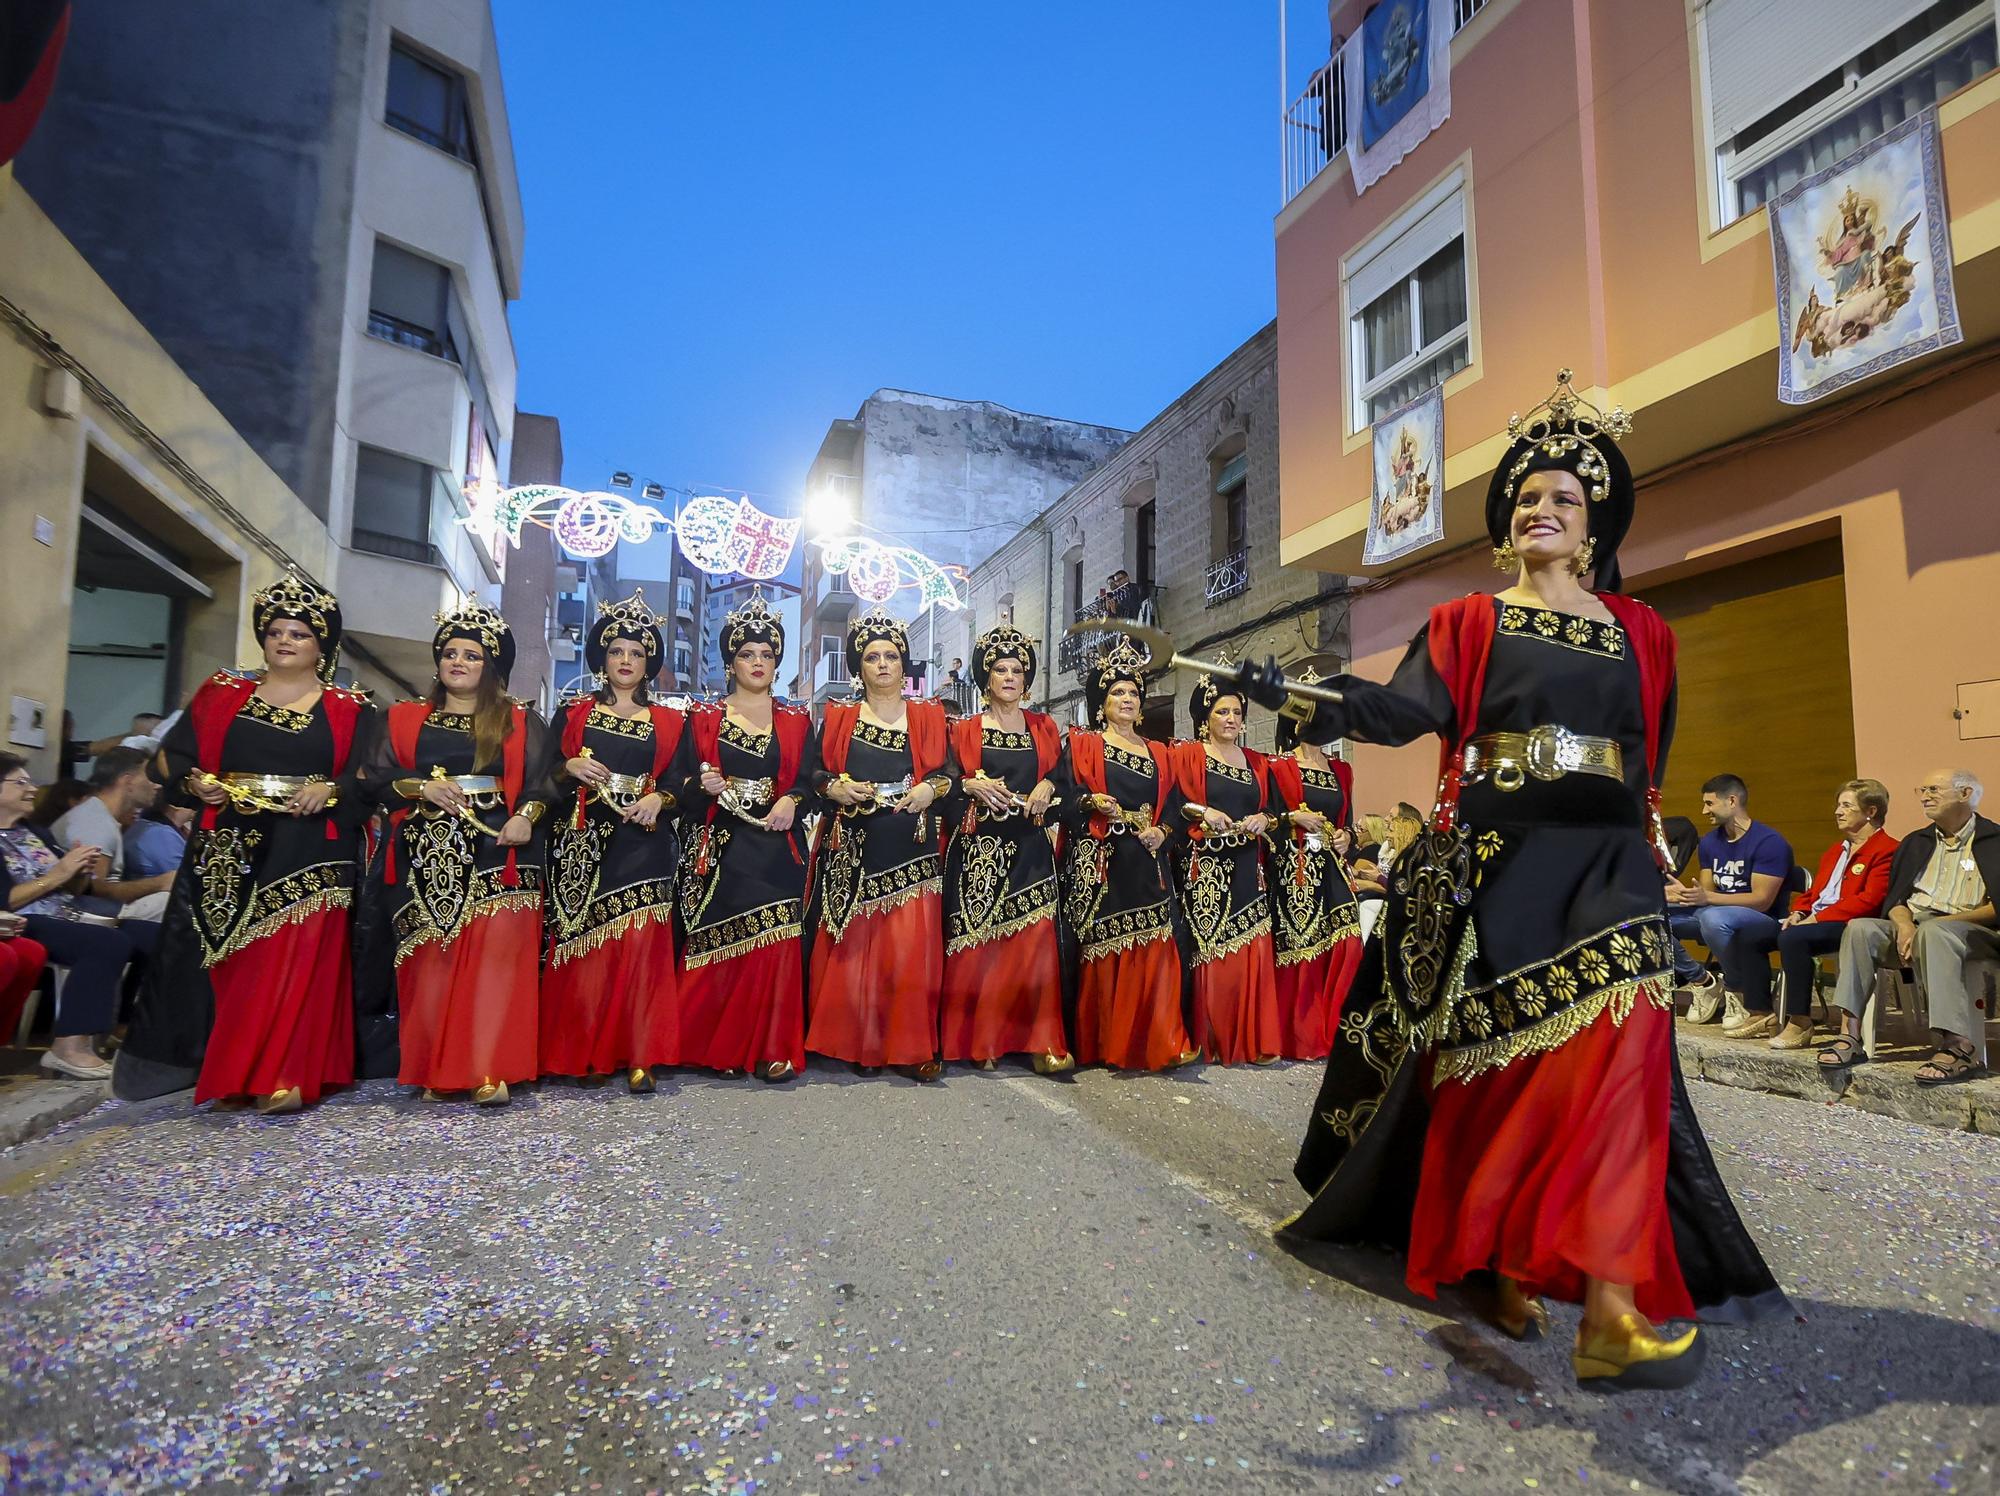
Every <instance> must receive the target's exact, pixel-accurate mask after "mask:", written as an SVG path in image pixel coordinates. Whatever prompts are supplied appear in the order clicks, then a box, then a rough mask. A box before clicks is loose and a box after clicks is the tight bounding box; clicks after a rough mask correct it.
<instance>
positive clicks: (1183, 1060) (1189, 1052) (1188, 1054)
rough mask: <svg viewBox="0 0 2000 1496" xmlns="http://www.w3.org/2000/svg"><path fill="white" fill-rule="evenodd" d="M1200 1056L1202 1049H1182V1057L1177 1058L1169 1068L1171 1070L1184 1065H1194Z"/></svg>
mask: <svg viewBox="0 0 2000 1496" xmlns="http://www.w3.org/2000/svg"><path fill="white" fill-rule="evenodd" d="M1200 1058H1201V1051H1200V1050H1198V1049H1186V1050H1182V1051H1181V1054H1180V1057H1179V1058H1178V1059H1176V1060H1175V1061H1174V1062H1173V1063H1172V1064H1171V1065H1169V1066H1167V1068H1168V1069H1169V1070H1178V1069H1180V1068H1181V1067H1182V1066H1183V1065H1192V1064H1193V1063H1194V1062H1195V1061H1196V1060H1198V1059H1200Z"/></svg>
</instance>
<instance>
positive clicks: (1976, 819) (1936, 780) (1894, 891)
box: [1819, 769, 2000, 1086]
mask: <svg viewBox="0 0 2000 1496" xmlns="http://www.w3.org/2000/svg"><path fill="white" fill-rule="evenodd" d="M1983 793H1984V790H1983V789H1982V787H1981V785H1980V783H1979V779H1978V776H1977V775H1974V774H1972V773H1970V772H1968V771H1967V770H1964V769H1959V770H1957V771H1955V772H1954V771H1952V770H1948V769H1939V770H1936V771H1935V772H1933V773H1931V774H1929V775H1928V776H1926V777H1925V779H1924V782H1923V783H1922V784H1921V785H1919V786H1918V787H1917V802H1918V803H1919V804H1920V805H1921V806H1922V807H1923V811H1924V817H1925V819H1926V820H1928V821H1929V822H1930V824H1929V825H1928V826H1925V827H1924V828H1923V829H1922V830H1921V831H1913V832H1911V833H1910V834H1909V836H1907V837H1905V838H1904V839H1903V844H1902V846H1900V847H1898V848H1897V849H1896V858H1895V861H1894V863H1892V864H1891V866H1890V868H1889V892H1888V895H1887V897H1886V898H1885V900H1884V910H1885V916H1886V917H1884V918H1881V919H1851V920H1849V921H1848V922H1847V930H1846V932H1845V934H1843V936H1842V937H1841V941H1840V977H1839V980H1838V982H1837V984H1836V985H1835V988H1834V999H1833V1000H1834V1005H1835V1006H1836V1007H1838V1008H1839V1009H1840V1010H1841V1029H1842V1032H1841V1035H1840V1037H1839V1038H1838V1039H1835V1040H1834V1041H1833V1043H1831V1044H1829V1045H1827V1046H1826V1047H1825V1048H1824V1049H1822V1050H1820V1052H1819V1062H1820V1064H1821V1066H1823V1067H1824V1068H1826V1069H1828V1070H1844V1069H1846V1068H1848V1067H1849V1066H1851V1065H1858V1064H1860V1063H1861V1062H1862V1061H1863V1060H1864V1059H1866V1058H1867V1055H1866V1054H1865V1053H1864V1052H1863V1051H1862V1048H1861V1017H1862V1015H1863V1014H1864V1013H1865V1012H1867V1010H1868V1000H1869V999H1870V998H1871V997H1873V996H1874V995H1875V973H1876V971H1877V969H1878V968H1879V967H1881V966H1882V965H1883V964H1884V962H1885V960H1886V959H1887V958H1888V957H1889V956H1890V955H1891V954H1893V955H1894V957H1895V959H1896V962H1897V964H1899V965H1900V966H1902V967H1904V968H1906V969H1911V970H1914V971H1915V972H1916V976H1917V985H1918V987H1920V988H1921V989H1922V991H1923V993H1924V1003H1925V1007H1926V1009H1927V1010H1928V1012H1929V1014H1930V1020H1931V1028H1932V1029H1933V1030H1934V1031H1935V1032H1936V1034H1937V1036H1938V1051H1937V1053H1936V1054H1935V1055H1933V1056H1932V1057H1931V1058H1930V1059H1929V1060H1927V1061H1926V1062H1925V1063H1924V1064H1923V1065H1922V1066H1920V1067H1919V1068H1918V1070H1917V1077H1916V1079H1917V1084H1918V1085H1920V1086H1948V1085H1955V1084H1957V1083H1958V1082H1959V1081H1964V1080H1973V1079H1975V1078H1977V1077H1978V1076H1981V1075H1984V1074H1985V1073H1986V1066H1985V1065H1984V1064H1983V1063H1982V1062H1981V1059H1980V1055H1981V1052H1982V1050H1983V1049H1984V1047H1985V1037H1986V1030H1985V1024H1986V1012H1985V1008H1986V1002H1985V997H1984V994H1983V993H1982V994H1981V995H1980V996H1979V997H1974V996H1973V981H1974V976H1973V973H1971V972H1970V971H1969V970H1968V969H1967V968H1968V967H1969V966H1970V965H1971V964H1972V963H1973V962H1975V961H1993V960H2000V931H1996V930H1995V929H1994V914H1993V900H1994V890H1995V889H1996V888H2000V825H1995V824H1994V823H1993V822H1992V821H1989V820H1987V819H1986V817H1985V816H1983V815H1980V814H1979V799H1980V796H1981V795H1982V794H1983Z"/></svg>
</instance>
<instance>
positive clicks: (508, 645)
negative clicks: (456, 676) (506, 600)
mask: <svg viewBox="0 0 2000 1496" xmlns="http://www.w3.org/2000/svg"><path fill="white" fill-rule="evenodd" d="M436 616H437V625H438V627H437V632H436V633H435V634H433V635H432V636H431V662H432V663H433V664H435V663H437V662H438V661H440V660H442V659H443V658H444V647H445V645H447V644H449V643H450V642H451V641H452V640H454V639H470V640H471V641H472V642H473V643H474V644H477V645H478V646H479V647H480V648H481V649H483V650H485V651H486V658H487V660H488V661H490V662H491V664H492V666H493V668H494V670H495V671H496V672H497V674H498V675H499V679H500V684H501V685H503V686H504V685H506V684H507V677H508V676H510V675H512V674H513V673H514V653H515V650H514V631H513V630H512V629H510V628H508V627H507V620H506V619H504V618H502V617H501V616H500V610H499V609H498V608H494V607H489V606H488V605H487V604H486V603H483V602H481V601H480V600H479V599H478V598H476V597H468V598H467V599H466V600H465V601H464V602H462V603H460V604H459V605H458V606H457V607H456V608H453V609H451V610H450V611H449V612H446V613H439V614H438V615H436Z"/></svg>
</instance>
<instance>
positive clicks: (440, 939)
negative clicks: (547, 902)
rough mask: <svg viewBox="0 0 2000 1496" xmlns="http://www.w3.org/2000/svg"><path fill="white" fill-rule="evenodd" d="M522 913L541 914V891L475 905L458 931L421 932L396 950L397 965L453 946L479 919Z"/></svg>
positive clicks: (485, 901)
mask: <svg viewBox="0 0 2000 1496" xmlns="http://www.w3.org/2000/svg"><path fill="white" fill-rule="evenodd" d="M522 909H526V910H528V911H529V912H531V913H534V914H539V913H541V910H542V892H541V890H540V889H535V890H534V891H533V892H530V893H520V892H515V893H503V894H501V895H499V896H498V897H496V898H491V899H484V900H482V901H481V902H479V903H478V904H475V905H473V907H472V908H471V909H470V910H468V911H467V912H466V916H465V918H464V919H462V920H460V921H459V925H458V928H457V929H456V930H444V931H439V932H437V933H435V934H433V933H432V932H430V931H422V932H419V933H418V934H416V935H414V936H412V937H411V938H410V939H409V940H407V941H405V942H404V943H403V944H402V945H399V946H397V947H396V964H397V965H398V966H401V965H402V964H403V961H404V959H405V958H406V957H408V956H410V955H411V954H413V953H414V952H416V951H419V950H421V949H422V948H423V947H425V946H427V945H437V946H440V947H443V946H449V945H450V944H451V943H452V942H453V941H455V940H457V939H458V937H459V936H461V935H463V934H464V933H465V932H466V931H467V930H469V929H471V928H472V922H473V921H474V920H475V919H483V918H484V917H485V916H487V915H489V914H512V913H514V912H515V911H517V910H522Z"/></svg>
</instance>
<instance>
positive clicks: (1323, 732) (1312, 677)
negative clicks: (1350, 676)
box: [1278, 654, 1339, 753]
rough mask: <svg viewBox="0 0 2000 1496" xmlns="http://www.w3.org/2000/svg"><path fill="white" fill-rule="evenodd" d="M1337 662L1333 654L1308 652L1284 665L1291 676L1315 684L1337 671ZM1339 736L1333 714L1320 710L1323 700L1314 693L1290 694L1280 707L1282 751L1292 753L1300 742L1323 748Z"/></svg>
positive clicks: (1309, 684) (1311, 684) (1279, 737)
mask: <svg viewBox="0 0 2000 1496" xmlns="http://www.w3.org/2000/svg"><path fill="white" fill-rule="evenodd" d="M1338 663H1339V661H1338V660H1336V659H1335V658H1334V657H1333V656H1332V655H1328V654H1315V655H1307V656H1306V657H1305V658H1304V659H1303V660H1294V661H1292V662H1291V663H1290V664H1288V665H1287V666H1285V674H1286V676H1287V677H1288V678H1290V679H1292V680H1295V681H1302V682H1304V683H1305V684H1306V685H1308V686H1316V685H1318V684H1319V683H1320V682H1321V681H1323V680H1326V679H1327V678H1328V677H1329V676H1331V675H1333V674H1334V673H1335V671H1334V667H1335V666H1336V665H1337V664H1338ZM1337 736H1338V734H1337V733H1335V732H1334V730H1333V721H1332V719H1331V717H1330V716H1328V715H1327V714H1326V713H1325V712H1323V711H1322V710H1321V703H1320V702H1317V701H1314V700H1313V699H1312V698H1311V697H1307V696H1289V697H1287V698H1286V699H1285V704H1284V705H1283V706H1281V707H1279V708H1278V752H1280V753H1290V752H1291V751H1292V750H1293V749H1294V748H1296V747H1298V746H1299V744H1301V743H1311V744H1312V745H1313V746H1314V747H1316V748H1323V747H1325V746H1326V745H1327V744H1328V743H1330V742H1332V741H1333V740H1334V738H1335V737H1337Z"/></svg>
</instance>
